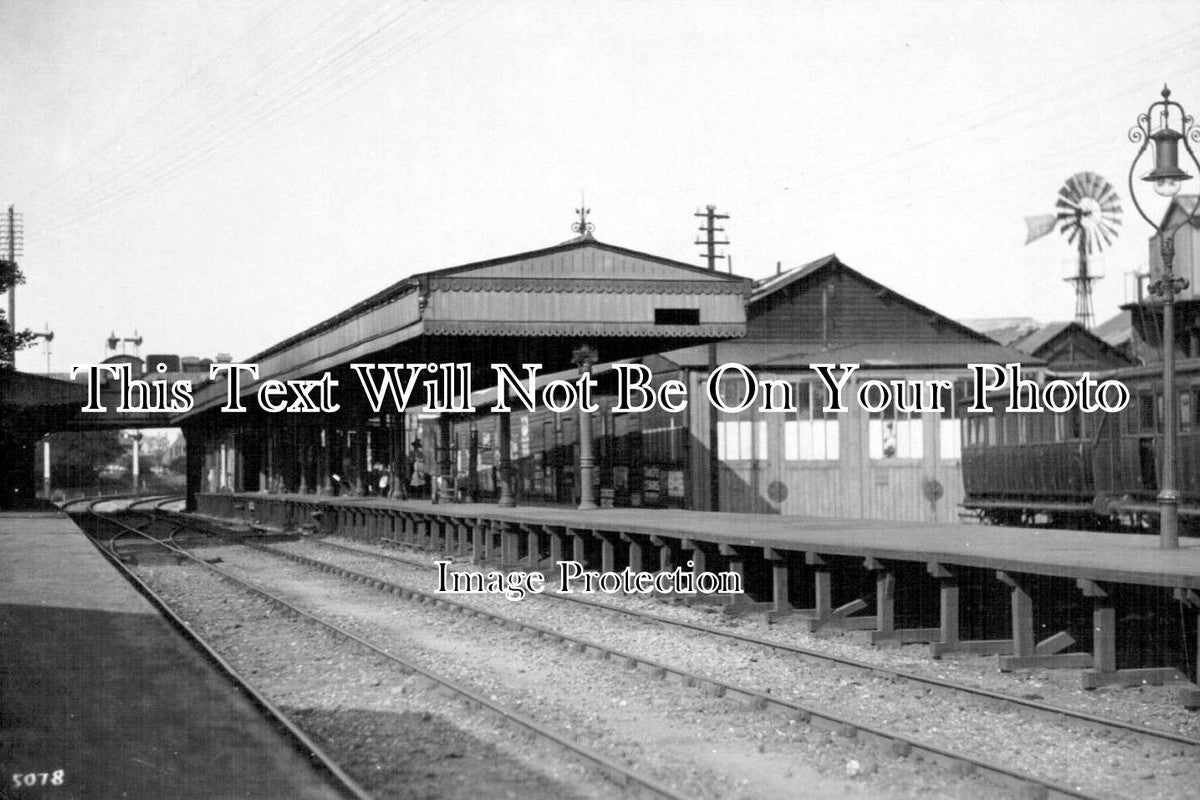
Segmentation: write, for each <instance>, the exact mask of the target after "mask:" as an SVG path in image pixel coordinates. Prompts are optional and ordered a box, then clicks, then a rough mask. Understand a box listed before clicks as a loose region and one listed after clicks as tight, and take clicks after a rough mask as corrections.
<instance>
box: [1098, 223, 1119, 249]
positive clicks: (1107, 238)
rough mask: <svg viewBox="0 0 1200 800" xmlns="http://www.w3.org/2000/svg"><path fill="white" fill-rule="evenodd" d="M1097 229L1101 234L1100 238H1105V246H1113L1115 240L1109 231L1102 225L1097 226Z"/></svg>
mask: <svg viewBox="0 0 1200 800" xmlns="http://www.w3.org/2000/svg"><path fill="white" fill-rule="evenodd" d="M1096 230H1097V233H1099V234H1100V238H1102V239H1103V240H1104V246H1105V247H1112V243H1113V240H1112V237H1111V236H1109V233H1108V231H1106V230H1104V228H1102V227H1101V228H1097V229H1096ZM1115 235H1116V234H1113V236H1115Z"/></svg>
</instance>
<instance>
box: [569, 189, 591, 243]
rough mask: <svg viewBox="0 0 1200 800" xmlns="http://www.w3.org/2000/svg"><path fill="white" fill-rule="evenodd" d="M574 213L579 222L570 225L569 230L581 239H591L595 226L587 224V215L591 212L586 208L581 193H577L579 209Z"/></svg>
mask: <svg viewBox="0 0 1200 800" xmlns="http://www.w3.org/2000/svg"><path fill="white" fill-rule="evenodd" d="M575 213H576V214H578V215H579V221H578V222H575V223H572V224H571V230H572V231H574V232H575V233H578V234H579V236H580V237H581V238H584V239H591V238H592V231H593V230H595V229H596V226H595V225H593V224H592V223H590V222H588V214H590V213H592V210H591V209H590V208H588V207H587V204H586V201H585V200H584V196H583V192H580V193H579V208H577V209H575Z"/></svg>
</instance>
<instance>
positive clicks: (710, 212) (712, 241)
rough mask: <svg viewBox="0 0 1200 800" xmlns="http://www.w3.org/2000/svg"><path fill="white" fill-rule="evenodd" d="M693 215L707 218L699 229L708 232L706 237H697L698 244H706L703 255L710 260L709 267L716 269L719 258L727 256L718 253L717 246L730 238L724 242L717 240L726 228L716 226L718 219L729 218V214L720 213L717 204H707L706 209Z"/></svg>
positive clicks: (726, 241)
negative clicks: (718, 235)
mask: <svg viewBox="0 0 1200 800" xmlns="http://www.w3.org/2000/svg"><path fill="white" fill-rule="evenodd" d="M692 216H693V217H702V218H704V220H705V222H704V225H702V226H700V228H699V230H700V232H701V233H703V234H706V236H705V238H704V239H697V240H696V244H698V245H702V246H704V248H705V251H706V252H705V254H704V255H703V256H701V257H702V258H704V259H705V260H707V261H708V268H709V269H710V270H715V269H716V268H717V259H718V258H725V256H719V255H717V246H718V245H726V244H729V240H728V239H727V240H725V241H723V242H718V241H717V234H718V233H724V232H725V229H724V228H718V227H717V226H716V225H717V220H721V219H729V215H728V214H718V213H717V207H716V206H705V210H704V211H702V212H701V211H697V212H696V213H695V214H693V215H692Z"/></svg>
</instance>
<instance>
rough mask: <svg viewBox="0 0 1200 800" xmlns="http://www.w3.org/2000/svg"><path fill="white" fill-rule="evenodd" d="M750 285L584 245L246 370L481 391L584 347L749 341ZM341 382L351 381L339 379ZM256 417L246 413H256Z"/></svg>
mask: <svg viewBox="0 0 1200 800" xmlns="http://www.w3.org/2000/svg"><path fill="white" fill-rule="evenodd" d="M751 289H752V282H751V281H750V280H749V279H747V278H741V277H738V276H735V275H729V274H724V273H720V272H716V271H710V270H706V269H703V268H700V267H695V266H692V265H690V264H685V263H682V262H679V261H673V260H671V259H667V258H661V257H659V256H654V255H649V254H646V253H640V252H637V251H634V250H628V249H626V248H623V247H617V246H615V245H610V244H604V243H602V242H599V241H597V240H596V239H594V238H592V237H591V236H583V237H579V238H577V239H573V240H571V241H569V242H565V243H563V244H560V245H557V246H554V247H549V248H546V249H543V250H535V251H531V252H527V253H520V254H517V255H513V256H507V257H504V258H495V259H491V260H488V261H480V262H477V263H473V264H466V265H463V266H458V267H450V268H447V269H441V270H435V271H432V272H424V273H418V274H415V275H413V276H411V277H409V278H405V279H404V280H402V281H399V282H398V283H395V284H393V285H392V286H389V287H388V288H387V289H384V290H383V291H381V292H379V293H377V294H375V295H372V296H371V297H368V298H367V299H366V300H363V301H362V302H360V303H357V304H355V305H353V306H351V307H350V308H348V309H346V310H345V311H342V312H341V313H339V314H336V315H334V316H332V317H330V318H329V319H327V320H325V321H323V322H321V323H319V324H317V325H314V326H313V327H311V328H309V329H307V330H305V331H302V332H300V333H298V334H296V335H295V336H292V337H290V338H288V339H285V340H284V341H282V342H279V343H278V344H276V345H274V346H272V347H269V348H267V349H266V350H264V351H263V352H261V353H258V354H257V355H254V356H251V357H250V358H247V359H244V360H243V362H242V363H252V364H257V365H258V367H259V378H258V380H257V381H252V380H249V379H248V378H247V379H245V380H243V382H242V387H241V388H242V394H243V395H248V394H252V393H253V392H254V391H255V388H256V386H257V385H258V384H259V383H261V382H262V381H265V380H269V379H275V380H285V381H286V380H292V379H298V378H311V377H314V376H319V375H320V374H321V373H325V372H330V373H338V377H339V380H342V379H344V378H349V379H350V380H353V381H355V382H357V379H356V378H354V377H353V373H350V372H349V370H348V368H349V365H350V364H352V363H407V364H414V363H450V362H453V363H460V364H470V365H471V369H472V373H473V378H474V385H475V388H477V389H478V388H483V387H486V386H489V385H492V384H494V382H495V381H494V375H493V371H492V369H491V365H492V364H495V363H506V364H509V365H510V366H511V367H512V368H513V369H514V371H516V372H517V374H519V375H523V374H524V373H523V372H522V371H521V369H520V367H521V365H522V364H541V365H542V368H543V371H545V372H554V371H557V370H562V369H566V368H568V367H570V366H571V365H572V353H573V351H574V350H575V349H576V348H577V347H579V346H580V345H581V344H587V345H590V346H591V347H593V348H595V350H596V352H597V355H598V357H599V358H600V359H601V360H603V361H612V360H615V359H621V358H634V357H639V356H644V355H649V354H651V353H656V352H661V351H663V350H672V349H675V348H679V347H688V346H692V345H697V344H703V343H706V342H713V341H719V340H724V339H731V338H737V337H742V336H745V335H746V303H747V300H748V298H749V295H750V292H751ZM342 373H345V374H344V375H342ZM225 392H226V388H225V382H224V380H220V381H216V382H210V381H206V382H205V383H204V384H202V385H200V386H198V387H197V388H196V391H195V394H194V396H195V400H196V403H195V407H194V408H193V410H192V411H190V412H188V413H187V414H184V415H181V416H179V417H177V418H176V420H177V421H180V420H183V419H186V418H187V417H190V416H193V415H195V414H199V413H203V412H205V411H207V410H210V409H213V408H216V407H218V406H220V405H222V404H223V403H224V398H225ZM248 405H249V404H248Z"/></svg>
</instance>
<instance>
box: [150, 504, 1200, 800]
mask: <svg viewBox="0 0 1200 800" xmlns="http://www.w3.org/2000/svg"><path fill="white" fill-rule="evenodd" d="M165 504H167V503H166V502H164V503H161V504H159V505H158V506H157V507H156V515H157V516H158V517H159V518H160V519H168V518H171V519H173V522H172V524H175V525H180V524H190V525H193V526H196V525H197V523H196V521H195V520H194V519H191V518H187V519H185V520H183V521H182V522H181V520H180V518H181V517H186V515H179V514H172V513H164V512H162V511H161V505H165ZM199 524H200V525H203V526H205V527H207V528H209V529H210V530H217V529H218V528H217V526H215V525H214V524H213V521H211V520H203V521H201V522H200V523H199ZM149 538H153V537H149ZM306 543H312V544H316V545H320V546H321V547H323V548H328V549H330V550H331V551H338V552H341V553H344V554H346V555H351V556H355V557H367V558H370V559H373V560H378V561H387V562H394V563H399V564H402V565H404V566H405V567H416V568H419V569H422V570H425V571H432V570H433V569H434V567H433V566H432V565H430V564H429V563H428V562H422V561H419V560H416V559H410V558H402V557H397V556H395V555H391V554H384V553H378V552H374V551H371V550H366V549H363V548H359V547H350V546H346V545H341V544H337V543H333V542H327V541H323V540H317V539H310V540H306ZM241 544H250V546H251V547H252V548H253V549H256V550H258V551H259V552H263V553H268V554H270V555H272V556H276V557H282V558H287V559H289V560H291V561H293V562H295V563H299V564H301V565H304V566H307V567H311V568H313V569H318V570H321V571H323V572H326V573H330V574H334V575H336V576H338V577H341V578H344V579H346V580H349V581H352V582H354V583H357V584H362V585H365V586H367V587H369V588H372V589H376V590H380V591H383V592H387V593H390V594H393V595H397V596H400V597H402V598H404V599H408V600H412V601H416V602H419V603H422V604H427V605H430V606H434V607H440V608H445V609H448V610H451V611H452V612H455V613H458V614H463V615H469V616H473V617H478V618H481V619H486V620H490V621H492V622H495V623H499V624H501V625H503V626H505V627H507V628H509V629H513V630H518V631H524V632H527V633H530V634H533V635H535V636H536V637H538V638H543V639H546V640H549V641H551V642H558V643H563V644H566V645H568V646H570V647H571V648H573V649H574V650H575V651H577V652H579V653H591V654H595V655H599V656H600V657H601V658H604V659H607V660H610V661H614V662H618V663H622V664H624V666H625V667H626V668H629V669H638V668H641V669H646V670H649V671H650V672H651V673H652V674H653V675H655V676H656V677H659V678H667V677H668V676H671V677H672V678H673V679H675V680H677V681H678V682H679V683H681V684H682V685H684V686H690V687H696V688H700V689H702V690H704V691H706V693H707V694H709V695H712V696H717V697H720V696H725V697H731V698H740V699H742V700H744V701H745V702H747V703H749V704H750V705H751V706H752V707H754V708H758V709H767V708H770V709H774V710H776V711H781V712H783V713H784V714H786V715H787V716H788V717H790V718H791V719H794V720H797V721H802V722H807V723H809V724H811V725H813V726H814V727H817V728H823V729H826V730H829V731H831V732H833V733H834V734H836V735H840V736H843V737H847V738H857V739H858V740H861V741H864V742H867V743H870V744H873V745H875V746H877V747H879V748H880V749H882V750H883V751H884V752H889V753H892V754H895V755H901V756H904V755H913V756H915V757H917V758H920V759H922V760H927V761H932V762H935V763H940V764H942V765H945V766H948V767H949V768H950V769H951V770H953V771H954V772H956V773H958V774H964V773H971V772H974V773H978V774H981V775H986V776H989V777H990V778H993V779H996V780H999V781H1001V782H1003V783H1004V784H1006V785H1009V786H1012V787H1015V788H1016V789H1017V790H1019V791H1020V792H1021V793H1022V796H1028V797H1076V798H1086V797H1092V796H1093V795H1091V794H1089V793H1088V792H1086V791H1084V790H1083V789H1080V788H1078V787H1074V786H1069V785H1065V784H1063V783H1062V782H1056V781H1053V780H1047V779H1043V778H1040V777H1038V776H1036V775H1032V774H1029V773H1026V772H1023V771H1020V770H1016V769H1012V768H1010V767H1008V766H1005V765H1002V764H996V763H992V762H990V761H987V760H984V759H979V758H975V757H972V756H970V755H963V754H960V753H956V752H951V751H950V750H947V749H944V748H940V747H937V746H934V745H930V744H929V743H926V742H921V741H917V740H915V739H913V738H910V737H907V736H905V735H903V734H899V733H896V732H893V731H888V730H884V729H882V728H878V727H875V726H872V725H869V724H864V723H863V722H861V721H860V720H855V719H851V718H849V717H846V716H844V715H840V714H836V713H832V712H830V711H828V710H827V709H820V708H816V707H812V706H810V705H806V704H803V703H797V702H793V701H789V700H785V699H782V698H780V697H777V696H772V695H771V694H770V693H769V690H768V692H759V691H756V690H754V689H752V688H748V687H745V686H739V685H736V684H734V683H732V682H728V681H721V680H713V679H712V678H710V677H706V676H704V675H701V674H697V673H693V672H689V671H688V670H686V669H682V668H680V667H677V666H673V665H670V664H665V663H661V662H659V661H656V660H654V659H649V658H646V657H644V656H639V655H637V654H634V653H630V652H627V651H624V650H621V649H619V648H615V647H609V646H606V645H604V644H602V643H599V642H596V641H592V640H590V639H585V638H583V637H579V636H572V635H570V634H567V633H564V632H562V631H558V630H554V629H551V628H548V627H545V626H541V625H537V624H532V623H530V622H528V621H522V620H517V619H513V618H510V617H506V616H505V615H502V614H496V613H494V612H491V611H487V610H484V609H480V608H478V607H475V606H472V605H470V604H467V603H461V602H458V601H455V600H450V599H447V598H446V597H445V596H444V595H440V596H435V595H434V594H432V593H430V592H426V591H423V590H421V589H417V588H415V587H412V586H406V585H402V584H398V583H395V582H392V581H389V580H384V579H381V578H380V577H378V576H375V575H369V574H364V573H360V572H355V571H353V570H350V569H346V568H344V567H341V566H338V565H336V564H331V563H329V562H325V561H321V560H319V559H313V558H308V557H306V556H302V555H299V554H296V553H288V552H285V551H281V550H278V549H276V548H274V547H270V546H265V545H259V544H255V543H246V542H241ZM540 596H541V597H544V598H547V599H555V600H562V601H567V602H575V603H578V604H581V605H583V606H587V607H590V608H592V609H595V610H599V611H602V612H604V613H609V614H617V615H621V616H624V617H629V618H638V619H641V620H642V621H644V622H648V623H654V624H664V625H669V626H673V627H677V628H682V629H686V630H690V631H693V632H696V633H702V634H705V635H708V636H713V637H718V638H720V639H724V640H728V641H736V642H740V643H743V644H751V645H755V646H757V647H762V648H765V649H767V650H770V651H773V652H778V653H784V654H790V655H795V656H802V657H807V658H810V659H814V660H818V661H821V662H827V663H833V664H836V665H838V666H839V667H842V668H847V669H853V670H855V671H858V672H865V673H869V674H871V675H874V676H883V677H887V678H894V679H897V680H903V681H908V682H912V683H914V684H918V685H920V684H924V685H927V686H930V687H936V688H939V689H942V690H948V691H954V692H960V693H963V694H964V695H969V696H972V697H974V698H977V699H983V700H988V701H992V702H999V703H1002V704H1004V705H1007V706H1011V707H1013V708H1014V709H1019V710H1028V711H1034V712H1037V713H1039V714H1042V715H1047V716H1050V717H1054V718H1056V719H1060V720H1063V719H1065V720H1071V721H1073V722H1078V723H1083V724H1087V725H1090V726H1093V727H1098V728H1103V729H1107V730H1109V731H1112V732H1115V733H1119V734H1122V735H1126V734H1128V735H1134V736H1137V737H1139V738H1143V739H1146V740H1148V741H1154V742H1157V743H1160V744H1161V743H1169V744H1175V745H1183V746H1186V747H1200V740H1196V739H1193V738H1190V737H1188V736H1186V735H1182V734H1178V733H1175V732H1170V731H1159V730H1156V729H1153V728H1149V727H1146V726H1139V725H1135V724H1130V723H1127V722H1124V721H1121V720H1112V719H1108V718H1104V717H1100V716H1096V715H1092V714H1086V713H1081V712H1076V711H1072V710H1069V709H1064V708H1060V707H1057V706H1053V705H1049V704H1044V703H1037V702H1035V701H1028V700H1025V699H1022V698H1016V697H1012V696H1009V695H1004V694H1000V693H996V692H991V691H988V690H983V689H979V688H977V687H971V686H964V685H961V684H957V683H953V682H950V681H945V680H939V679H934V678H929V677H927V676H922V675H917V674H913V673H907V672H904V671H902V670H895V669H892V668H888V667H881V666H878V665H874V664H868V663H866V662H860V661H855V660H853V659H848V658H843V657H838V656H833V655H830V654H827V653H822V652H820V651H816V650H811V649H808V648H803V647H797V646H794V645H788V644H783V643H779V642H772V641H769V640H766V639H760V638H758V637H754V636H749V635H745V634H738V633H732V632H729V631H722V630H719V629H716V628H711V627H708V626H704V625H700V624H696V623H691V622H686V621H681V620H674V619H670V618H667V617H663V616H660V615H656V614H652V613H647V612H642V611H637V610H633V609H624V608H620V607H617V606H613V605H609V604H606V603H599V602H596V601H592V600H586V599H583V598H578V597H573V596H565V595H557V594H553V593H546V594H543V595H540Z"/></svg>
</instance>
